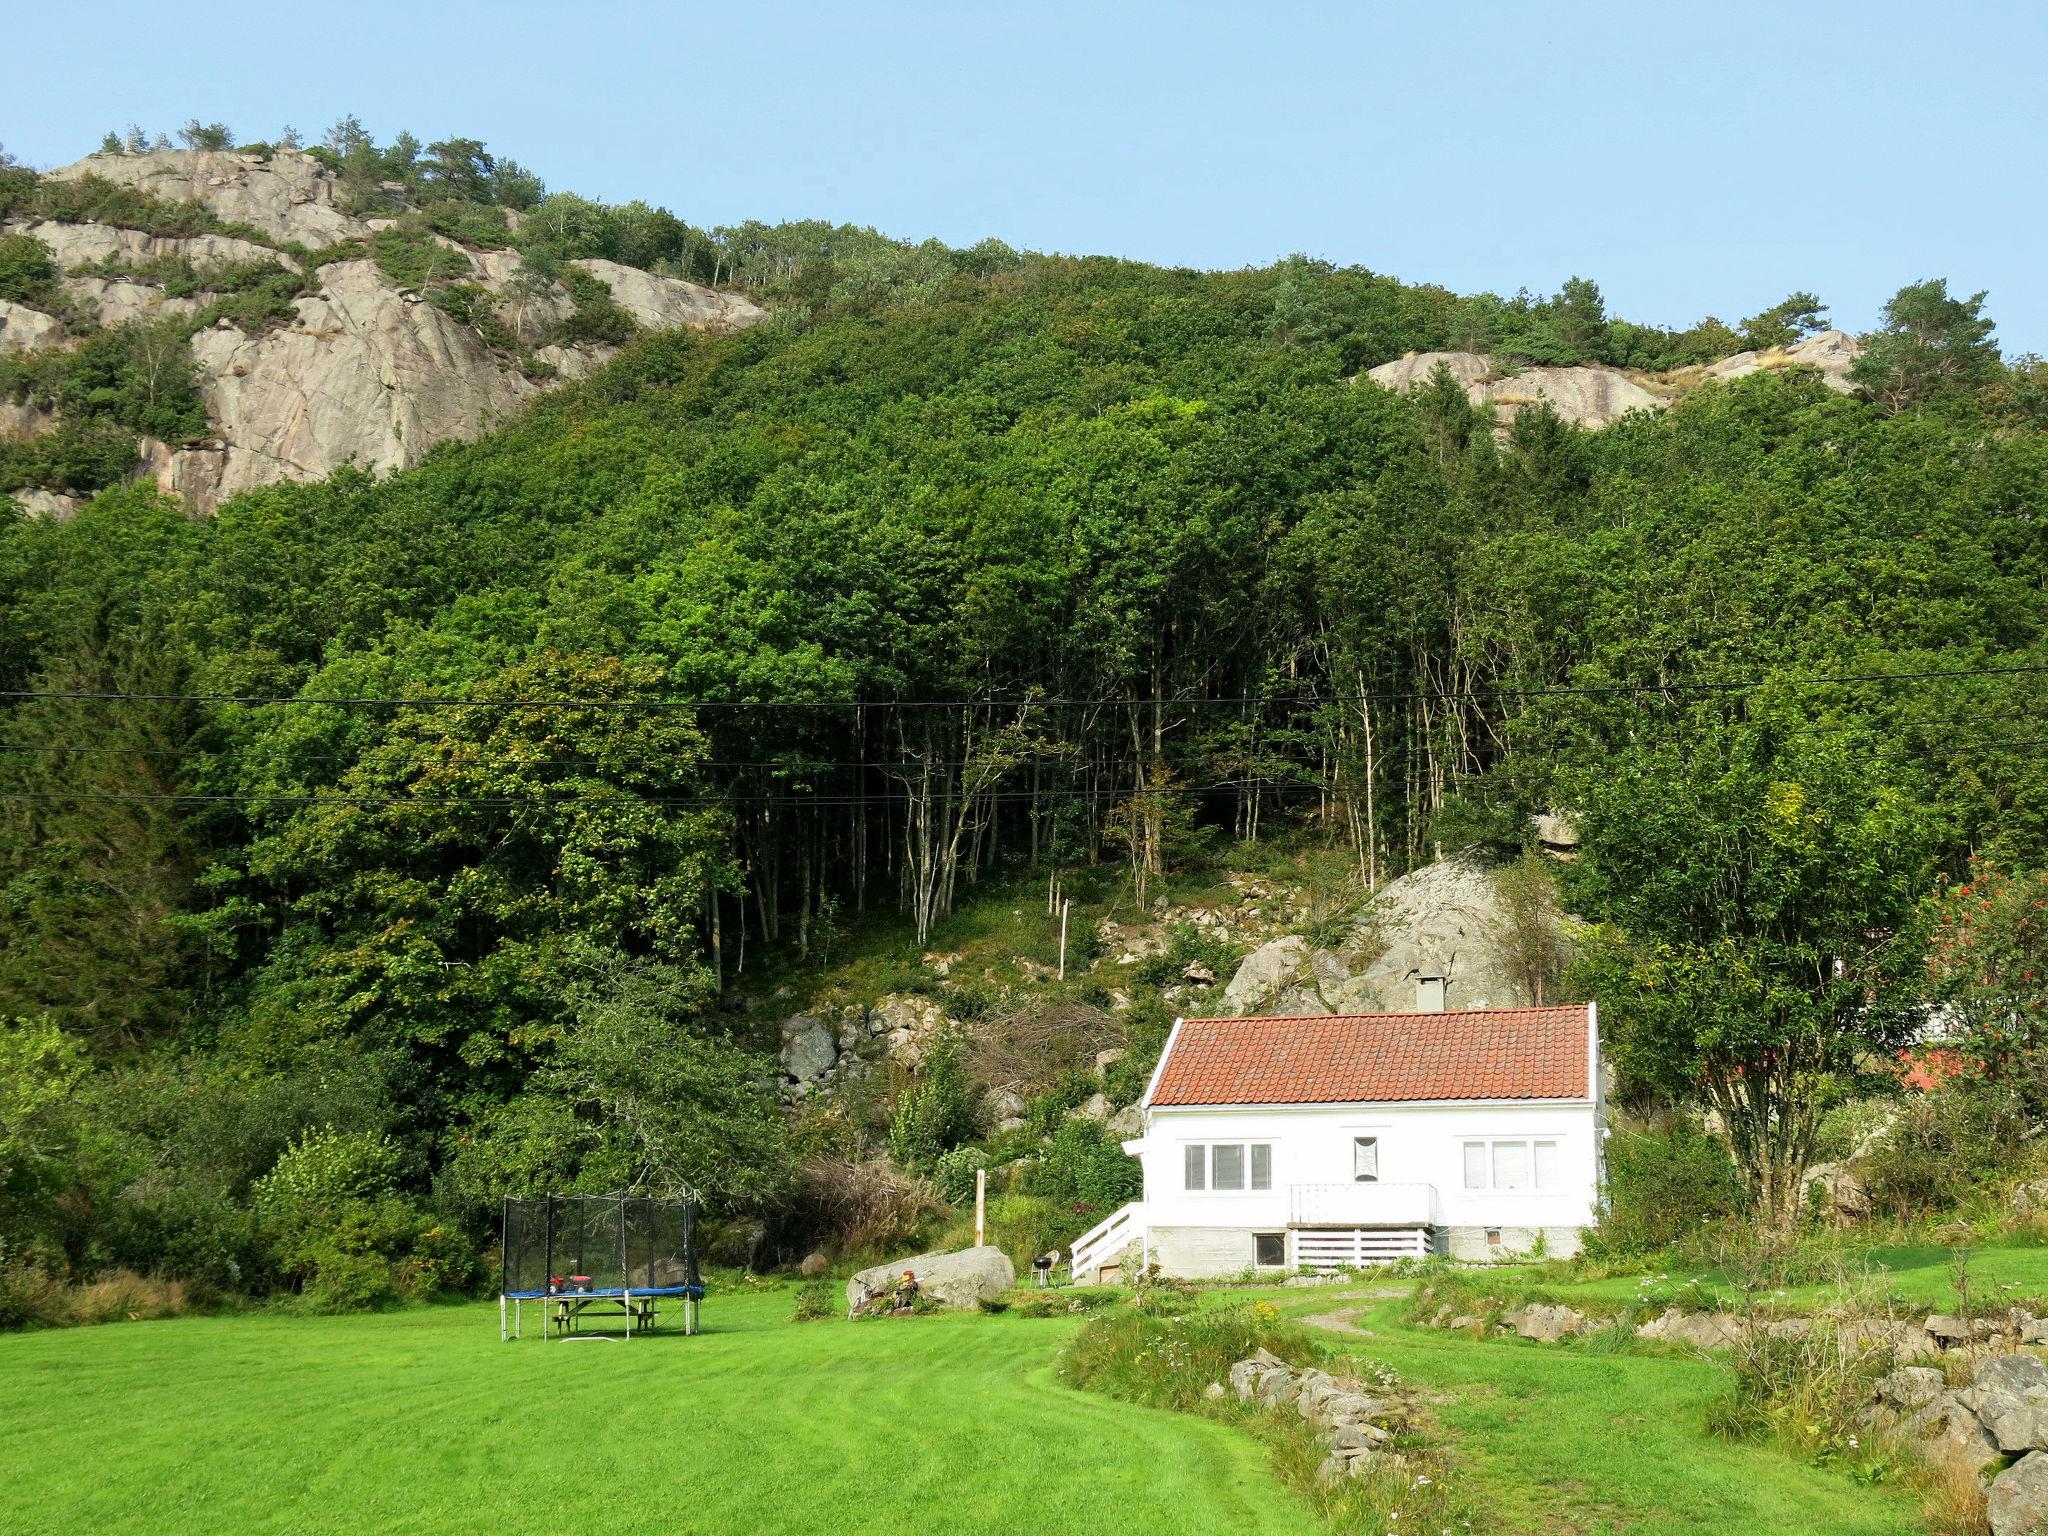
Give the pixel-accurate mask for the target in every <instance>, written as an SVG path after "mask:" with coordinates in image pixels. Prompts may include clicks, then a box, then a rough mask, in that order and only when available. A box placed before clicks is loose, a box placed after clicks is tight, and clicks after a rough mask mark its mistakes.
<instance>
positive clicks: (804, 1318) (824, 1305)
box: [789, 1275, 841, 1323]
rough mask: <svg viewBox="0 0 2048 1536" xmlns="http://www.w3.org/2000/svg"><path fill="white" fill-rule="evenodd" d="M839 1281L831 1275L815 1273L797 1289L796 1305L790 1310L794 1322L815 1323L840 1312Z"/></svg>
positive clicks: (790, 1318) (791, 1319)
mask: <svg viewBox="0 0 2048 1536" xmlns="http://www.w3.org/2000/svg"><path fill="white" fill-rule="evenodd" d="M840 1301H841V1294H840V1289H839V1283H838V1282H837V1281H836V1280H834V1279H833V1278H832V1277H831V1276H830V1275H813V1276H811V1278H810V1279H808V1280H806V1281H805V1282H804V1283H803V1284H802V1285H800V1286H798V1287H797V1289H796V1306H795V1307H793V1308H792V1309H791V1310H790V1314H789V1320H790V1321H791V1322H792V1323H815V1322H817V1321H818V1320H819V1319H820V1318H826V1317H836V1316H838V1314H839V1304H840Z"/></svg>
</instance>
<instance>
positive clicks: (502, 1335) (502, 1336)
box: [498, 1293, 508, 1344]
mask: <svg viewBox="0 0 2048 1536" xmlns="http://www.w3.org/2000/svg"><path fill="white" fill-rule="evenodd" d="M507 1337H508V1335H507V1334H506V1332H505V1297H504V1295H503V1293H500V1294H499V1296H498V1342H499V1343H500V1344H502V1343H504V1342H505V1340H506V1338H507Z"/></svg>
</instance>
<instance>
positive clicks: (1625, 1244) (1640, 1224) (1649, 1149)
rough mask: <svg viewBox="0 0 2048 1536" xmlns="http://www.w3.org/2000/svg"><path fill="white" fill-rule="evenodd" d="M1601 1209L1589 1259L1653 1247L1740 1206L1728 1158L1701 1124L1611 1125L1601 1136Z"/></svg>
mask: <svg viewBox="0 0 2048 1536" xmlns="http://www.w3.org/2000/svg"><path fill="white" fill-rule="evenodd" d="M1606 1163H1607V1210H1606V1211H1605V1213H1604V1214H1603V1215H1602V1216H1601V1218H1600V1224H1599V1225H1598V1226H1597V1227H1596V1228H1594V1230H1593V1231H1591V1232H1589V1233H1587V1234H1586V1252H1587V1254H1588V1256H1590V1257H1593V1258H1620V1257H1625V1256H1632V1255H1640V1254H1646V1253H1654V1252H1656V1251H1657V1250H1658V1249H1660V1248H1667V1247H1669V1246H1671V1245H1672V1244H1673V1243H1676V1242H1679V1241H1681V1240H1683V1239H1684V1238H1686V1237H1688V1236H1690V1235H1691V1234H1693V1233H1695V1232H1698V1231H1700V1230H1701V1229H1703V1228H1705V1227H1708V1226H1711V1225H1713V1224H1714V1223H1717V1222H1720V1221H1723V1220H1725V1219H1727V1218H1729V1217H1731V1216H1733V1215H1734V1214H1735V1213H1737V1212H1738V1211H1741V1210H1742V1209H1744V1199H1743V1193H1742V1186H1741V1181H1740V1177H1739V1176H1738V1174H1737V1173H1736V1170H1735V1161H1734V1159H1733V1158H1731V1157H1730V1156H1729V1155H1728V1151H1727V1148H1726V1147H1724V1146H1723V1145H1722V1144H1721V1142H1720V1141H1719V1140H1718V1139H1717V1138H1715V1137H1713V1136H1709V1135H1708V1134H1707V1133H1706V1132H1705V1131H1701V1130H1698V1129H1695V1128H1693V1127H1691V1126H1687V1125H1683V1124H1681V1125H1678V1126H1675V1127H1673V1128H1672V1129H1670V1130H1668V1131H1617V1132H1616V1133H1615V1134H1614V1135H1613V1136H1610V1137H1609V1138H1608V1140H1607V1150H1606Z"/></svg>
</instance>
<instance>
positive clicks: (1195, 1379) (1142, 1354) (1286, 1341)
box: [1060, 1303, 1323, 1413]
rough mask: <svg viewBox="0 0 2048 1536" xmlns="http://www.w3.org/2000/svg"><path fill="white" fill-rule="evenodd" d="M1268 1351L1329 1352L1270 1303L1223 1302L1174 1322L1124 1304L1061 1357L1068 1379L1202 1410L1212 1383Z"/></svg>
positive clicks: (1140, 1399) (1300, 1356)
mask: <svg viewBox="0 0 2048 1536" xmlns="http://www.w3.org/2000/svg"><path fill="white" fill-rule="evenodd" d="M1261 1349H1264V1350H1268V1351H1270V1352H1271V1353H1273V1354H1276V1355H1278V1356H1280V1357H1281V1358H1282V1359H1284V1360H1293V1361H1297V1362H1312V1361H1316V1360H1319V1359H1320V1358H1321V1357H1322V1353H1323V1351H1322V1347H1321V1345H1320V1344H1319V1343H1318V1342H1316V1341H1315V1340H1313V1339H1312V1338H1310V1337H1309V1335H1308V1334H1307V1332H1306V1331H1305V1330H1303V1329H1302V1328H1300V1327H1291V1326H1288V1325H1286V1324H1283V1323H1282V1322H1281V1321H1280V1318H1279V1314H1278V1312H1276V1311H1275V1310H1274V1309H1273V1308H1272V1307H1270V1306H1269V1307H1264V1308H1259V1307H1255V1306H1253V1305H1252V1304H1249V1303H1247V1304H1244V1305H1241V1306H1233V1307H1220V1308H1217V1309H1216V1310H1214V1311H1211V1312H1197V1313H1194V1314H1192V1315H1190V1316H1185V1317H1181V1318H1179V1319H1178V1320H1174V1321H1168V1320H1166V1319H1163V1318H1155V1317H1147V1316H1145V1315H1144V1314H1143V1313H1141V1312H1139V1311H1137V1310H1136V1309H1135V1308H1131V1307H1118V1308H1116V1309H1114V1310H1113V1311H1108V1312H1105V1313H1104V1314H1103V1315H1102V1316H1100V1317H1097V1318H1095V1319H1094V1320H1092V1321H1091V1322H1090V1323H1089V1324H1088V1326H1087V1327H1085V1328H1083V1329H1082V1330H1081V1331H1080V1333H1078V1334H1076V1335H1075V1337H1074V1341H1073V1342H1072V1343H1071V1344H1069V1345H1068V1346H1067V1350H1066V1353H1065V1355H1064V1356H1063V1357H1062V1358H1061V1361H1060V1377H1061V1379H1062V1380H1064V1381H1065V1382H1067V1383H1068V1384H1069V1385H1070V1386H1076V1387H1086V1388H1089V1389H1090V1390H1092V1391H1096V1392H1102V1393H1105V1394H1107V1395H1108V1396H1110V1397H1115V1398H1120V1399H1122V1400H1123V1401H1125V1402H1131V1403H1144V1404H1146V1405H1148V1406H1150V1407H1154V1408H1172V1409H1177V1410H1179V1411H1180V1412H1182V1413H1195V1412H1200V1411H1201V1408H1202V1404H1203V1401H1204V1400H1203V1397H1202V1389H1203V1388H1204V1387H1206V1386H1207V1385H1208V1384H1209V1383H1210V1382H1212V1381H1222V1380H1224V1379H1225V1378H1226V1377H1227V1376H1229V1374H1230V1368H1231V1366H1233V1365H1235V1364H1236V1363H1237V1362H1238V1361H1240V1360H1244V1359H1247V1358H1249V1357H1250V1356H1251V1355H1253V1354H1255V1353H1257V1352H1258V1351H1259V1350H1261Z"/></svg>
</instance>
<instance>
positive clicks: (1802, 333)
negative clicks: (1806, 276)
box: [1742, 290, 1828, 351]
mask: <svg viewBox="0 0 2048 1536" xmlns="http://www.w3.org/2000/svg"><path fill="white" fill-rule="evenodd" d="M1827 311H1828V307H1827V305H1825V304H1823V303H1821V301H1820V300H1819V299H1818V298H1816V297H1815V296H1814V295H1813V294H1810V293H1807V292H1805V291H1803V290H1802V291H1801V292H1798V293H1794V294H1790V295H1788V296H1787V297H1785V298H1783V299H1781V300H1779V301H1778V302H1777V303H1776V304H1773V305H1772V306H1771V307H1770V308H1769V309H1766V310H1763V311H1761V312H1760V313H1758V314H1754V315H1751V316H1750V317H1749V318H1748V319H1747V320H1745V321H1743V322H1742V342H1743V345H1744V346H1746V347H1750V348H1752V349H1754V350H1756V351H1763V350H1764V349H1766V348H1768V347H1789V346H1791V345H1792V344H1793V343H1794V342H1796V341H1799V340H1800V339H1801V338H1803V337H1806V336H1811V335H1812V334H1813V333H1814V332H1815V331H1819V330H1825V329H1826V328H1827V320H1826V319H1825V318H1824V317H1825V316H1826V314H1827Z"/></svg>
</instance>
